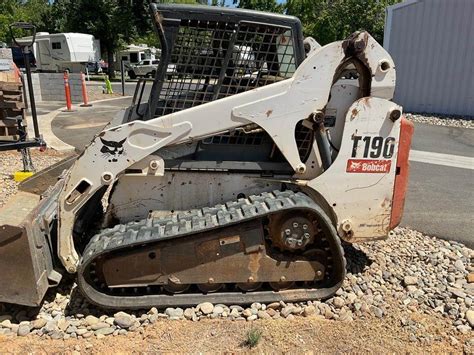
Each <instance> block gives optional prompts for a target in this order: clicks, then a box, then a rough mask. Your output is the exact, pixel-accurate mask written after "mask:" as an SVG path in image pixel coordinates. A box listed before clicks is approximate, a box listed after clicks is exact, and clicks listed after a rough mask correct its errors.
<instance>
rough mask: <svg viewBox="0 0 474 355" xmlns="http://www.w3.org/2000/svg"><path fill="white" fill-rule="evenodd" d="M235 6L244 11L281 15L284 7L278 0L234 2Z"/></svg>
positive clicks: (243, 0)
mask: <svg viewBox="0 0 474 355" xmlns="http://www.w3.org/2000/svg"><path fill="white" fill-rule="evenodd" d="M233 3H234V5H237V7H239V8H242V9H251V10H259V11H268V12H278V13H281V12H283V10H284V6H283V5H282V4H279V3H278V2H277V1H276V0H233Z"/></svg>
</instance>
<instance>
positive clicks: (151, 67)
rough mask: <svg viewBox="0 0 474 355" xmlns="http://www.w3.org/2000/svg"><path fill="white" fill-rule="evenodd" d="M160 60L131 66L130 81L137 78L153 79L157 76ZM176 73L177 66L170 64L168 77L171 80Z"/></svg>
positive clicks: (129, 70) (141, 62)
mask: <svg viewBox="0 0 474 355" xmlns="http://www.w3.org/2000/svg"><path fill="white" fill-rule="evenodd" d="M159 62H160V61H159V60H151V59H146V60H142V61H140V62H139V63H138V64H135V65H130V67H129V69H128V76H129V77H130V79H136V78H137V77H145V78H148V77H151V78H153V77H154V76H155V75H156V69H157V68H158V64H159ZM175 73H176V65H175V64H168V68H167V70H166V74H167V75H166V76H167V78H168V79H170V78H171V77H172V76H173V74H175Z"/></svg>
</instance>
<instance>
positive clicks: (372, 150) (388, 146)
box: [352, 136, 395, 159]
mask: <svg viewBox="0 0 474 355" xmlns="http://www.w3.org/2000/svg"><path fill="white" fill-rule="evenodd" d="M352 140H353V141H354V143H353V145H352V158H356V157H357V153H358V149H357V148H358V146H359V143H362V144H363V146H364V154H363V156H362V158H372V159H376V158H380V157H383V158H385V159H390V158H392V157H393V151H394V150H395V138H393V137H387V138H385V139H384V138H383V137H379V136H376V137H372V136H364V137H362V136H353V137H352Z"/></svg>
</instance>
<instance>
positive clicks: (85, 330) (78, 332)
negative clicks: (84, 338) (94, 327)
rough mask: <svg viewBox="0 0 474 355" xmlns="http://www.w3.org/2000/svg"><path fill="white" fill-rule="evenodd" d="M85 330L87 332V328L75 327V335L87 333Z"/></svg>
mask: <svg viewBox="0 0 474 355" xmlns="http://www.w3.org/2000/svg"><path fill="white" fill-rule="evenodd" d="M87 332H88V330H87V329H85V328H80V329H77V330H76V334H77V335H84V334H85V333H87Z"/></svg>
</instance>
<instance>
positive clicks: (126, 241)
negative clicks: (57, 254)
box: [78, 191, 346, 308]
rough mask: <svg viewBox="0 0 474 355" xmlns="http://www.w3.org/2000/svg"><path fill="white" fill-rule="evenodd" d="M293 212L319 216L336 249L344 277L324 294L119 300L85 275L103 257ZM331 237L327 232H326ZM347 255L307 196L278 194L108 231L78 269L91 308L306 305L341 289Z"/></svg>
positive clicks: (94, 240) (295, 292) (86, 253)
mask: <svg viewBox="0 0 474 355" xmlns="http://www.w3.org/2000/svg"><path fill="white" fill-rule="evenodd" d="M291 209H300V210H310V211H312V212H314V213H315V214H316V215H318V217H319V220H320V222H321V223H322V225H323V227H324V225H325V226H326V233H325V234H326V235H327V234H329V235H327V238H332V239H333V243H332V244H333V245H334V246H336V248H335V250H331V252H332V255H333V259H334V258H337V259H338V260H334V261H333V262H334V263H340V264H339V265H338V269H339V270H340V275H339V277H338V279H339V282H337V284H336V285H334V286H332V287H329V288H324V289H292V290H285V291H254V292H247V293H245V292H215V293H209V294H201V293H184V294H174V295H168V294H152V295H149V294H144V295H137V296H116V295H109V294H105V293H102V292H100V291H98V290H96V289H95V288H94V287H93V285H90V284H88V283H87V281H86V279H85V278H84V273H85V272H88V266H89V265H90V263H91V262H92V261H93V260H94V259H96V258H97V257H99V256H102V255H105V254H107V253H110V252H113V251H117V250H120V249H128V248H133V247H137V246H144V245H146V244H149V243H156V242H160V241H164V240H168V239H175V238H180V237H184V236H189V235H192V234H195V233H202V232H206V231H210V230H212V229H217V228H223V227H230V226H232V225H236V224H242V223H245V222H248V221H251V220H253V219H256V218H263V217H265V216H268V215H271V214H274V213H280V212H284V211H287V210H291ZM328 232H329V233H328ZM345 269H346V260H345V258H344V251H343V249H342V246H341V242H340V239H339V237H338V236H337V233H336V231H335V229H334V227H333V225H332V222H331V221H330V219H329V218H328V217H327V215H326V214H325V213H324V211H323V210H322V209H321V208H320V207H319V206H318V205H317V204H315V203H314V201H313V200H311V199H310V198H309V197H308V196H306V195H304V194H303V193H300V192H293V191H274V192H272V193H270V192H265V193H262V194H260V195H255V196H250V197H248V198H246V199H239V200H237V201H232V202H227V203H226V204H225V205H216V206H214V207H205V208H202V209H194V210H191V211H187V212H180V213H176V214H173V215H171V216H170V217H167V218H147V219H143V220H140V221H138V222H130V223H127V224H119V225H117V226H115V227H113V228H110V229H104V230H103V231H101V232H100V233H99V234H97V235H95V236H94V237H93V238H92V239H91V240H90V242H89V244H88V245H87V247H86V249H85V250H84V253H83V257H82V260H81V264H80V266H79V270H78V285H79V287H80V289H81V290H82V292H83V293H84V295H85V296H86V297H87V298H88V299H89V301H91V302H92V303H95V304H98V305H100V306H102V307H108V308H147V307H152V306H187V305H195V304H198V303H200V302H205V301H208V302H213V303H227V304H249V303H253V302H275V301H280V300H283V301H292V302H295V301H303V300H308V299H321V298H327V297H330V296H331V295H332V294H334V293H335V292H336V291H337V289H338V288H339V287H340V286H341V284H342V281H343V279H344V276H345Z"/></svg>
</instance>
